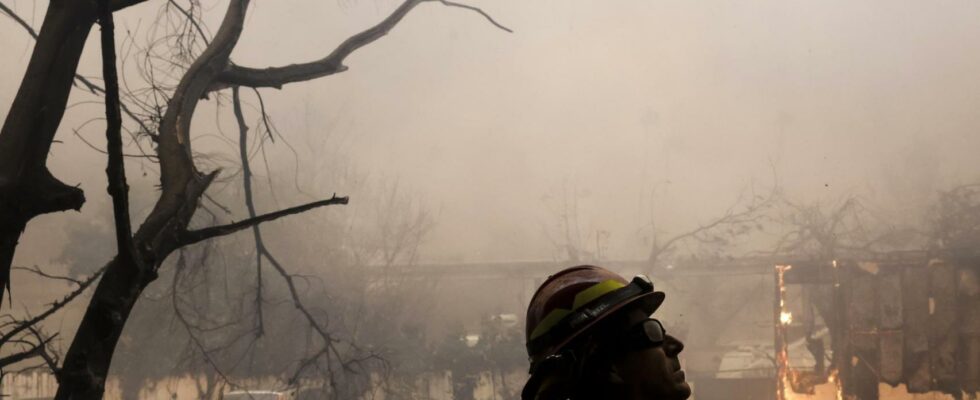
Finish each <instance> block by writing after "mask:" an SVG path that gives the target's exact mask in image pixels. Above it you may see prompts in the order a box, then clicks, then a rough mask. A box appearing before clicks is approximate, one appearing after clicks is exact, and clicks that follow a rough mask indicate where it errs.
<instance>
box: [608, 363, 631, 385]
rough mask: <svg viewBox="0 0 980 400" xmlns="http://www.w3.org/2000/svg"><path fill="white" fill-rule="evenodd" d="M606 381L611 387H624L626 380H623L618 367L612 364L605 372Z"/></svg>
mask: <svg viewBox="0 0 980 400" xmlns="http://www.w3.org/2000/svg"><path fill="white" fill-rule="evenodd" d="M606 380H607V381H608V382H609V383H610V384H612V385H616V386H619V385H624V384H626V380H625V379H623V375H622V374H621V373H620V371H619V366H618V365H616V364H615V363H613V364H612V365H610V366H609V370H608V371H606Z"/></svg>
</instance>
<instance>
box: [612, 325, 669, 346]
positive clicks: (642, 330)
mask: <svg viewBox="0 0 980 400" xmlns="http://www.w3.org/2000/svg"><path fill="white" fill-rule="evenodd" d="M666 339H667V330H666V329H664V325H663V324H661V323H660V321H658V320H656V319H653V318H647V319H645V320H643V321H641V322H639V323H637V324H635V325H633V326H631V327H630V328H629V329H627V330H626V332H625V333H624V334H623V335H622V336H619V337H616V338H614V340H615V342H614V343H612V347H613V348H614V349H616V350H618V351H621V352H624V353H625V352H631V351H639V350H643V349H647V348H650V347H656V346H662V345H663V344H664V341H665V340H666Z"/></svg>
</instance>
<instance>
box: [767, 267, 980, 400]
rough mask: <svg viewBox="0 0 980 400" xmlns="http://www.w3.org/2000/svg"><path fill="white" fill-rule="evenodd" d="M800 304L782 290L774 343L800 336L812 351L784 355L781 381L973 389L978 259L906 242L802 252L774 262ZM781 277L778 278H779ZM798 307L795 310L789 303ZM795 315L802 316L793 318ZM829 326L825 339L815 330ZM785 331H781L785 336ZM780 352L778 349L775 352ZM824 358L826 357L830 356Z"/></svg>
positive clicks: (857, 391) (872, 389) (875, 391)
mask: <svg viewBox="0 0 980 400" xmlns="http://www.w3.org/2000/svg"><path fill="white" fill-rule="evenodd" d="M776 274H777V275H779V274H783V279H782V283H783V285H784V286H782V287H779V288H777V293H779V292H780V290H782V292H783V293H786V292H787V291H789V292H795V293H796V294H797V297H796V300H797V304H783V306H782V307H781V308H782V309H781V310H780V305H779V302H780V300H782V301H786V302H791V301H788V300H787V299H786V297H787V296H785V295H784V296H780V297H777V299H776V303H775V304H774V307H775V308H776V309H777V310H779V312H777V313H775V314H774V319H775V321H774V322H775V324H774V325H776V327H777V328H776V335H775V340H776V343H775V345H776V346H777V348H779V347H780V346H785V342H782V343H781V342H780V340H784V341H785V340H787V339H786V338H787V337H797V338H799V337H802V338H803V339H804V340H805V341H806V343H807V350H808V352H810V353H811V354H810V356H811V357H812V358H813V359H814V360H815V362H814V364H813V365H811V366H807V367H806V368H797V367H795V366H792V365H789V362H787V361H785V360H783V361H784V362H782V363H780V365H779V372H780V373H779V374H777V375H778V376H781V377H784V380H783V381H782V382H778V383H777V386H780V387H781V386H784V385H786V386H791V387H792V389H793V391H794V392H796V393H814V386H815V385H816V384H817V383H819V382H826V381H830V382H832V383H836V384H837V387H838V388H839V393H838V397H840V398H855V399H859V400H868V399H878V398H879V382H881V383H887V384H889V385H891V386H898V385H904V386H905V388H906V390H907V391H908V393H926V392H933V391H937V392H943V393H947V394H950V395H952V396H953V397H954V398H957V399H959V398H964V396H967V398H976V395H977V392H978V391H980V281H978V277H980V260H978V258H977V257H976V256H973V255H970V256H964V255H956V254H941V255H937V254H929V253H926V252H902V253H895V254H889V255H884V256H881V257H878V258H876V259H870V260H829V261H823V262H799V263H793V264H786V265H785V266H780V267H777V268H776ZM779 281H780V280H779V279H777V280H776V282H779ZM787 310H795V311H796V312H799V313H800V314H799V315H798V318H794V313H793V311H787ZM793 320H796V321H797V322H794V321H793ZM821 329H825V331H826V332H827V333H828V334H827V335H825V336H824V337H826V339H829V341H826V340H824V337H820V335H819V334H818V333H819V332H820V330H821ZM781 338H782V339H781ZM777 360H779V358H778V357H777ZM825 365H826V366H825Z"/></svg>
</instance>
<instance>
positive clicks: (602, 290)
mask: <svg viewBox="0 0 980 400" xmlns="http://www.w3.org/2000/svg"><path fill="white" fill-rule="evenodd" d="M623 287H626V285H624V284H623V283H622V282H619V281H616V280H613V279H610V280H607V281H603V282H599V283H597V284H595V285H592V286H590V287H589V288H588V289H585V290H583V291H581V292H579V293H578V294H576V295H575V301H574V302H573V303H572V309H571V310H567V309H564V308H556V309H554V310H551V312H550V313H548V315H547V316H545V317H544V319H542V320H541V322H539V323H538V326H537V327H535V328H534V332H531V338H530V340H534V339H537V338H538V337H539V336H541V335H544V334H545V333H547V332H548V331H549V330H551V328H552V327H554V326H555V325H556V324H557V323H558V322H559V321H561V320H562V318H565V316H566V315H568V314H571V313H572V311H575V310H578V309H579V308H581V307H582V306H585V305H586V304H589V303H590V302H592V300H595V299H598V298H599V297H601V296H602V295H604V294H606V293H609V292H612V291H614V290H616V289H620V288H623Z"/></svg>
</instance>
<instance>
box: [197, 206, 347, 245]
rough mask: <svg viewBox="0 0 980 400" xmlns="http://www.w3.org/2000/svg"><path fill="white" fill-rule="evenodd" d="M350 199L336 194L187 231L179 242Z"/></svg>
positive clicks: (220, 234) (213, 236)
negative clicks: (223, 223)
mask: <svg viewBox="0 0 980 400" xmlns="http://www.w3.org/2000/svg"><path fill="white" fill-rule="evenodd" d="M348 200H349V198H347V197H337V196H336V195H334V196H333V197H331V198H329V199H325V200H319V201H314V202H311V203H306V204H303V205H299V206H296V207H290V208H286V209H282V210H279V211H275V212H271V213H268V214H262V215H259V216H256V217H252V218H248V219H244V220H242V221H239V222H234V223H231V224H227V225H220V226H212V227H208V228H202V229H197V230H191V231H187V232H186V233H184V234H183V235H182V236H181V238H180V241H179V243H180V245H181V246H186V245H190V244H194V243H198V242H201V241H203V240H207V239H211V238H215V237H219V236H225V235H229V234H232V233H235V232H238V231H240V230H243V229H246V228H251V227H252V226H255V225H258V224H261V223H263V222H269V221H273V220H276V219H279V218H282V217H285V216H287V215H293V214H299V213H302V212H304V211H308V210H312V209H314V208H318V207H323V206H330V205H336V204H347V202H348Z"/></svg>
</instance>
